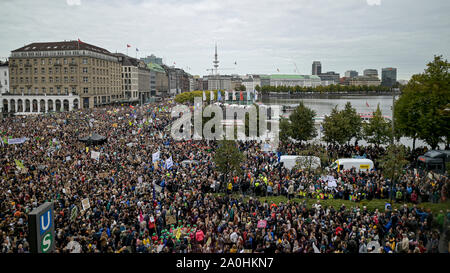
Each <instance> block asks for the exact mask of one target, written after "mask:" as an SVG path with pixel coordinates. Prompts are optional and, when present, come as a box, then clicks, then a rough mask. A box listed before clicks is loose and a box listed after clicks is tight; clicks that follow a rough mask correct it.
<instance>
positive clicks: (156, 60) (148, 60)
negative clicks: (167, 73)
mask: <svg viewBox="0 0 450 273" xmlns="http://www.w3.org/2000/svg"><path fill="white" fill-rule="evenodd" d="M140 60H141V61H143V62H144V63H145V64H150V63H153V64H158V65H162V64H163V62H162V58H158V57H156V56H155V55H153V54H152V55H150V56H147V57H145V58H141V59H140Z"/></svg>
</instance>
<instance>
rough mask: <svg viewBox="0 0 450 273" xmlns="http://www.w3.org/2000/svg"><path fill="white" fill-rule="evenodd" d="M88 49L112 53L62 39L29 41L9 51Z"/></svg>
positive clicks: (86, 44)
mask: <svg viewBox="0 0 450 273" xmlns="http://www.w3.org/2000/svg"><path fill="white" fill-rule="evenodd" d="M79 49H80V50H90V51H94V52H98V53H103V54H107V55H112V54H111V52H109V51H108V50H106V49H104V48H101V47H98V46H94V45H91V44H88V43H85V42H81V43H79V42H78V41H75V40H73V41H63V42H43V43H31V44H28V45H25V46H23V47H21V48H18V49H16V50H13V51H11V52H31V51H61V50H79Z"/></svg>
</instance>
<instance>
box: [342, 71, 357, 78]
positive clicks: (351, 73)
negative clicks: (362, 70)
mask: <svg viewBox="0 0 450 273" xmlns="http://www.w3.org/2000/svg"><path fill="white" fill-rule="evenodd" d="M356 76H358V71H355V70H347V71H345V77H346V78H353V77H356Z"/></svg>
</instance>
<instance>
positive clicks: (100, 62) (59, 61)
mask: <svg viewBox="0 0 450 273" xmlns="http://www.w3.org/2000/svg"><path fill="white" fill-rule="evenodd" d="M11 63H12V64H18V65H19V66H21V65H25V64H27V65H30V64H31V62H30V59H25V60H23V59H18V60H16V59H12V60H11ZM40 63H41V65H45V64H49V65H51V64H69V59H67V58H55V59H54V60H53V59H52V58H49V59H46V58H42V59H40ZM81 63H82V64H92V65H97V66H102V67H106V66H108V63H109V62H108V61H105V60H99V59H89V58H83V59H81ZM33 64H34V65H37V64H38V59H33ZM70 64H77V62H76V60H75V58H71V59H70Z"/></svg>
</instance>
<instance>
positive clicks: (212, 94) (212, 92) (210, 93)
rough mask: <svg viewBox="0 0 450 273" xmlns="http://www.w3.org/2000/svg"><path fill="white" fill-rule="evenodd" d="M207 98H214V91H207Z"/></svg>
mask: <svg viewBox="0 0 450 273" xmlns="http://www.w3.org/2000/svg"><path fill="white" fill-rule="evenodd" d="M209 100H210V101H213V100H214V91H209Z"/></svg>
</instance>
